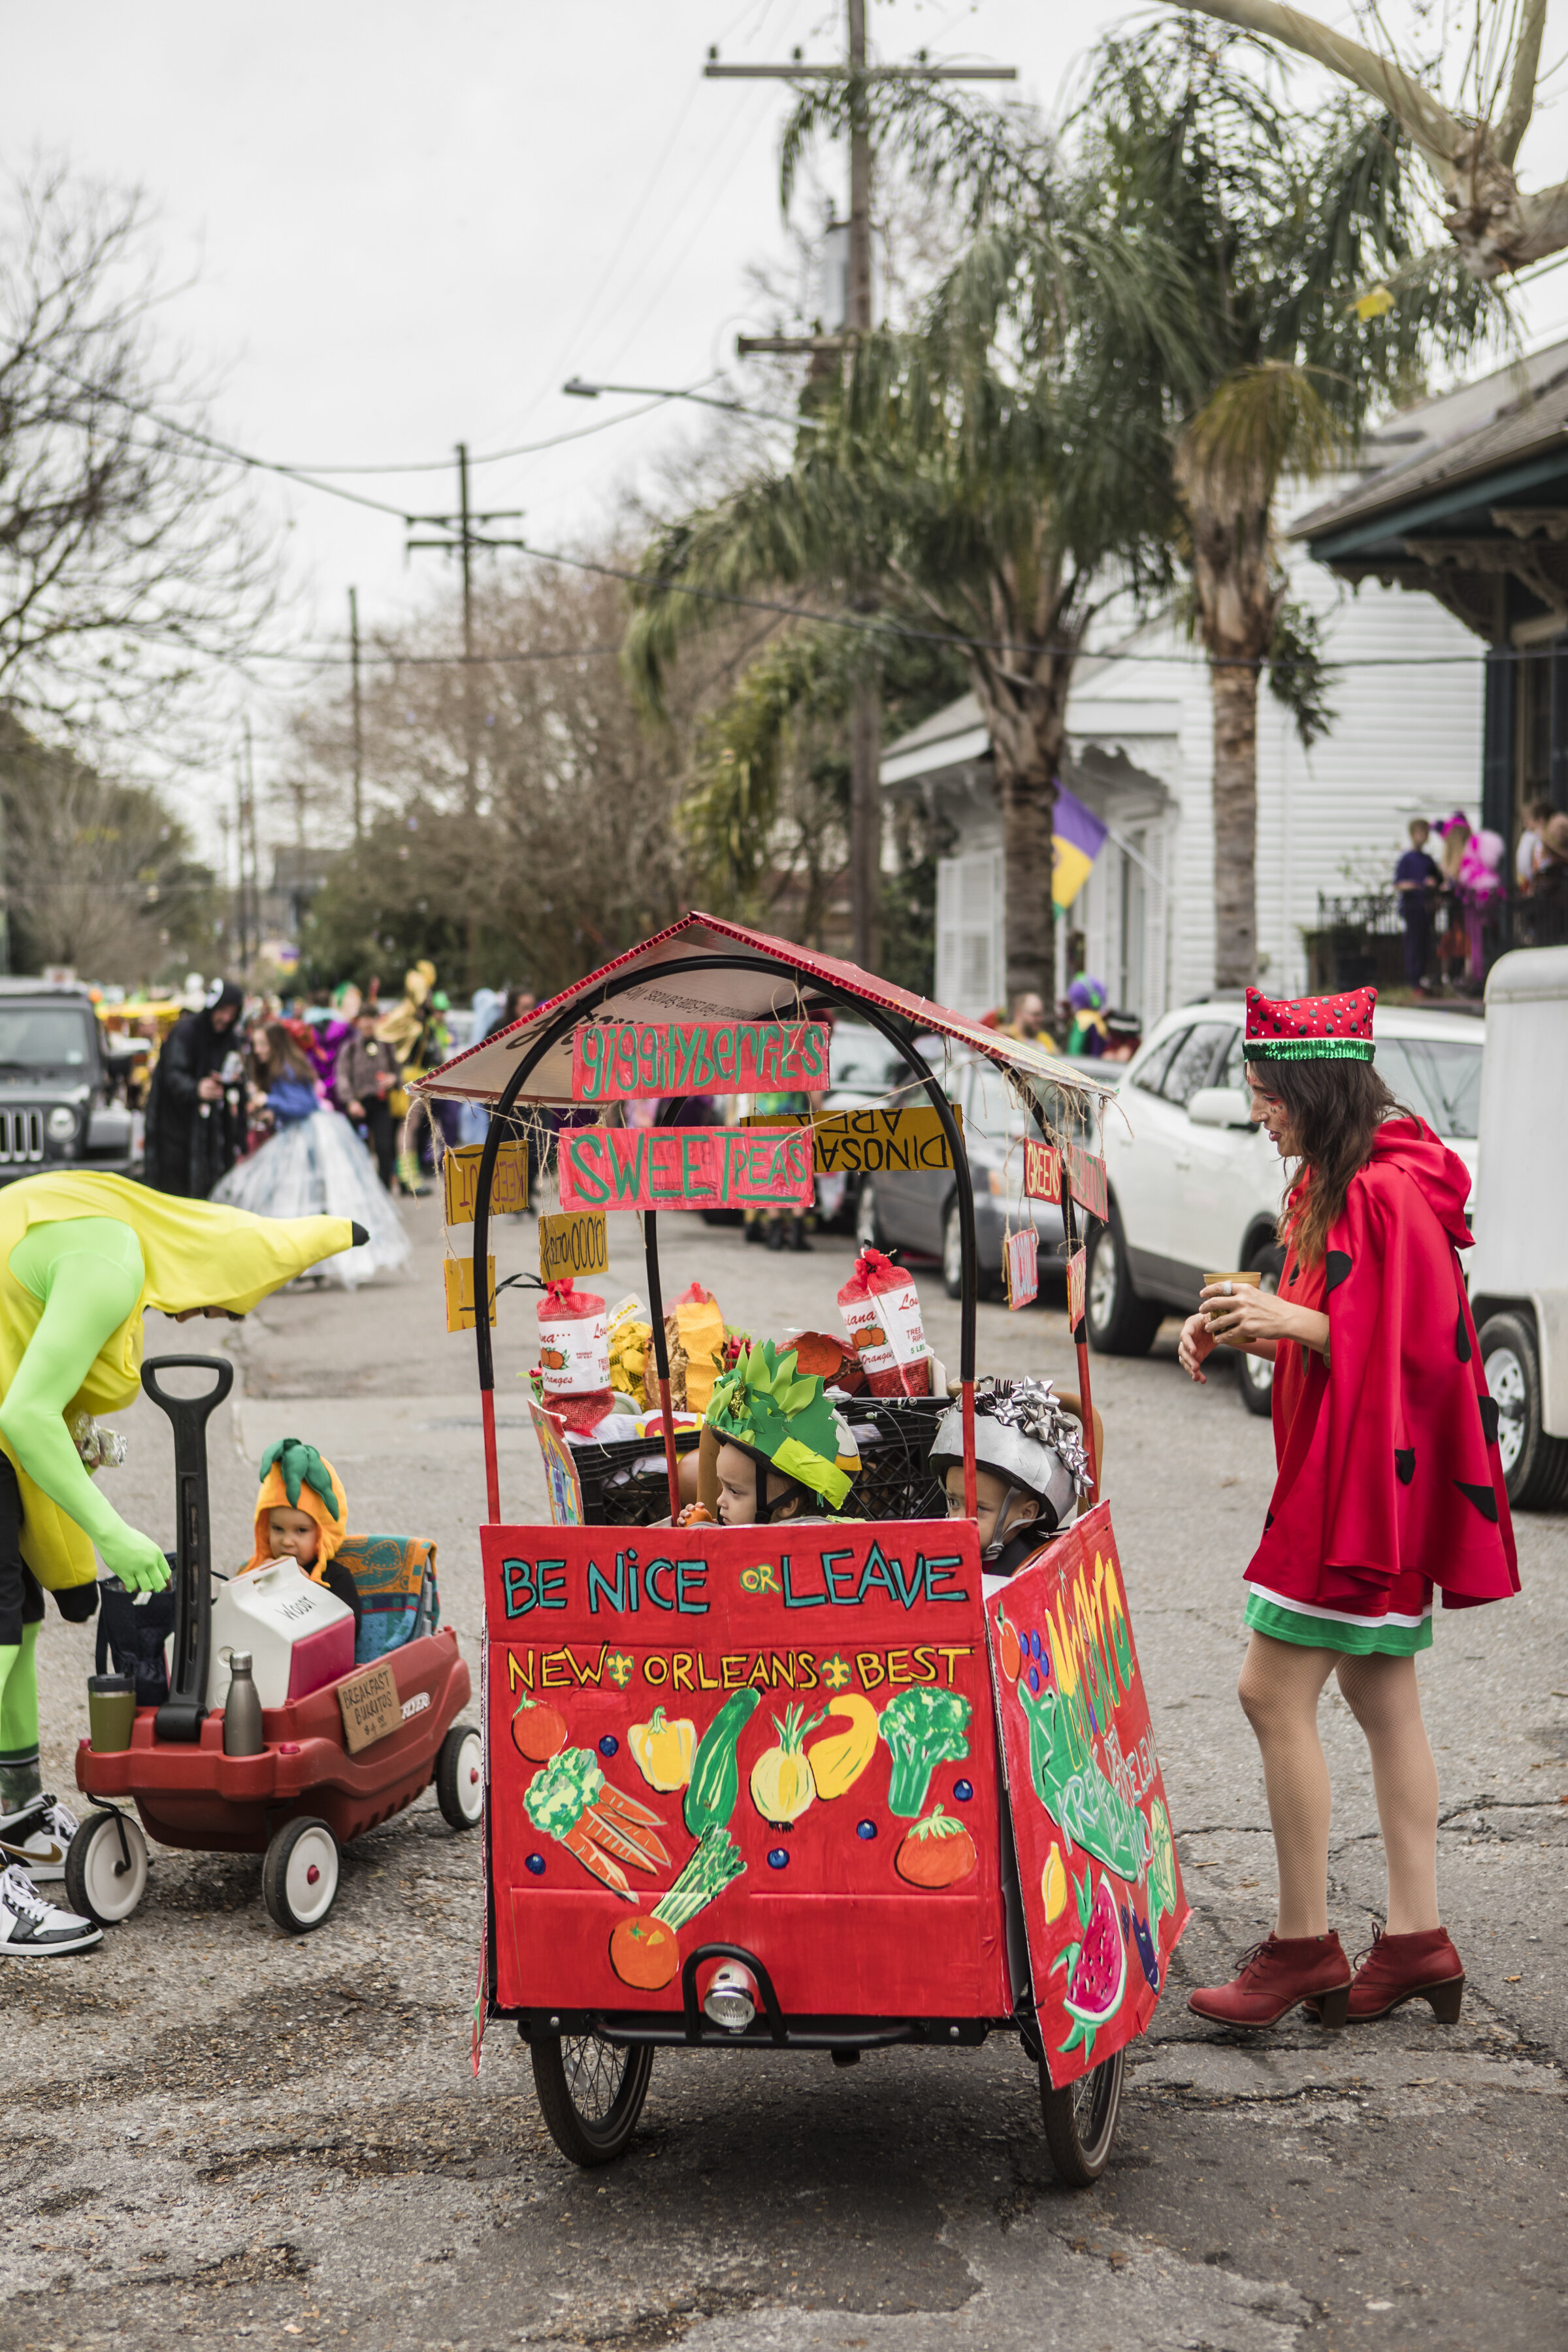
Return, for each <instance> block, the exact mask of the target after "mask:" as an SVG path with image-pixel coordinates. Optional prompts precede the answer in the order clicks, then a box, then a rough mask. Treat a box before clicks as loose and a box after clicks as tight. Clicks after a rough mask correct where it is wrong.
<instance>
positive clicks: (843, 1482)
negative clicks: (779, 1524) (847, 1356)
mask: <svg viewBox="0 0 1568 2352" xmlns="http://www.w3.org/2000/svg"><path fill="white" fill-rule="evenodd" d="M705 1418H706V1419H707V1421H708V1423H710V1426H711V1427H712V1428H713V1429H715V1430H716V1431H717V1432H718V1433H719V1435H720V1437H721V1438H729V1439H731V1440H732V1442H733V1443H734V1444H737V1445H744V1446H746V1447H749V1448H750V1450H751V1451H752V1453H753V1454H762V1455H763V1458H764V1459H765V1460H767V1461H769V1462H771V1463H772V1464H773V1466H774V1468H775V1469H777V1470H779V1471H781V1472H782V1473H783V1475H784V1476H785V1477H786V1478H794V1479H795V1480H796V1482H797V1483H798V1484H799V1485H801V1486H806V1487H809V1488H810V1489H811V1491H812V1493H813V1494H816V1495H820V1496H822V1498H823V1500H824V1501H825V1502H826V1504H827V1505H828V1506H829V1507H830V1508H831V1509H833V1510H837V1509H838V1507H839V1506H840V1505H841V1504H842V1502H843V1500H844V1497H845V1496H846V1495H847V1493H848V1492H849V1483H850V1482H849V1476H848V1474H847V1472H846V1471H844V1470H842V1469H840V1467H839V1460H840V1454H841V1445H840V1437H839V1428H838V1417H837V1414H836V1413H835V1412H834V1410H833V1404H832V1401H831V1399H830V1398H829V1397H828V1394H827V1391H826V1386H825V1384H824V1382H823V1379H822V1375H821V1374H820V1372H808V1373H806V1374H805V1376H804V1377H801V1378H797V1377H796V1374H795V1349H793V1348H788V1349H785V1350H784V1354H783V1355H782V1356H781V1355H780V1354H779V1352H778V1350H777V1349H776V1348H775V1347H774V1345H773V1341H772V1340H771V1339H764V1340H763V1341H762V1342H761V1344H760V1345H758V1344H756V1343H753V1344H752V1347H751V1348H749V1349H746V1350H745V1351H744V1352H743V1353H742V1355H741V1357H740V1358H739V1360H738V1361H737V1362H736V1365H735V1369H734V1370H733V1371H732V1372H726V1374H725V1375H724V1377H723V1379H722V1380H721V1381H716V1382H715V1384H714V1389H713V1394H712V1396H711V1398H710V1401H709V1405H708V1412H707V1414H706V1416H705Z"/></svg>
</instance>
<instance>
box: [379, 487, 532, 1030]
mask: <svg viewBox="0 0 1568 2352" xmlns="http://www.w3.org/2000/svg"><path fill="white" fill-rule="evenodd" d="M405 520H406V522H407V524H408V527H409V529H410V530H414V529H415V528H416V526H418V525H420V524H423V525H424V526H426V528H427V529H430V530H439V531H441V532H443V533H444V534H445V535H444V536H443V537H442V538H440V539H411V540H409V541H406V545H407V547H408V548H409V549H410V550H411V551H412V550H413V549H415V548H420V547H437V548H440V549H442V550H443V551H445V552H446V553H447V554H448V555H453V554H455V555H457V556H458V560H459V561H460V562H461V564H462V567H463V814H464V815H465V816H466V817H467V818H468V819H469V820H470V822H471V821H472V820H473V819H474V818H475V817H476V816H478V814H479V748H478V730H477V728H476V727H475V724H474V562H473V551H474V550H475V548H476V547H521V546H522V545H523V541H521V539H497V538H495V537H494V536H493V535H492V534H491V533H490V531H489V525H490V524H491V523H497V522H521V520H522V509H521V507H501V508H498V509H496V510H495V511H494V512H493V513H490V514H475V513H474V512H473V510H472V509H471V507H470V506H469V504H468V443H467V442H466V441H459V442H458V511H457V513H456V514H455V515H450V514H444V515H408V516H406V517H405ZM476 524H480V525H483V526H485V528H484V529H483V530H476V528H475V526H476ZM472 846H473V847H474V848H476V849H477V847H478V844H477V843H475V844H473V845H472ZM464 936H465V942H466V944H465V950H464V951H465V957H466V961H467V971H466V974H465V978H466V980H467V982H468V986H469V988H472V987H473V985H474V982H475V976H476V975H475V962H474V919H473V915H472V913H471V912H470V914H469V916H468V921H467V923H466V925H465V927H464Z"/></svg>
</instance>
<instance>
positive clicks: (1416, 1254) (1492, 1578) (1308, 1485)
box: [1247, 1118, 1519, 1614]
mask: <svg viewBox="0 0 1568 2352" xmlns="http://www.w3.org/2000/svg"><path fill="white" fill-rule="evenodd" d="M1469 1189H1470V1178H1469V1171H1468V1169H1467V1168H1466V1166H1465V1164H1464V1161H1463V1160H1460V1159H1459V1158H1458V1154H1457V1153H1455V1152H1452V1151H1450V1150H1447V1147H1446V1146H1445V1145H1444V1144H1442V1143H1440V1142H1439V1141H1438V1139H1437V1138H1436V1136H1435V1135H1434V1134H1433V1132H1432V1130H1431V1129H1430V1128H1429V1127H1426V1126H1424V1125H1423V1124H1422V1122H1421V1121H1420V1120H1419V1119H1416V1118H1398V1119H1390V1120H1389V1121H1388V1122H1387V1123H1386V1125H1384V1127H1383V1128H1381V1129H1379V1131H1378V1135H1377V1138H1376V1140H1375V1141H1374V1143H1373V1150H1372V1158H1371V1160H1369V1161H1368V1162H1367V1164H1366V1166H1365V1167H1364V1168H1363V1170H1362V1171H1360V1173H1359V1174H1358V1175H1356V1176H1354V1177H1352V1180H1351V1183H1350V1188H1349V1191H1348V1192H1347V1193H1346V1195H1345V1205H1344V1212H1343V1214H1342V1216H1341V1217H1340V1219H1339V1221H1338V1222H1337V1223H1336V1224H1335V1225H1334V1226H1333V1227H1332V1229H1331V1232H1330V1234H1329V1245H1328V1251H1327V1254H1326V1258H1325V1264H1324V1268H1323V1283H1324V1290H1325V1294H1326V1295H1325V1307H1326V1310H1327V1313H1328V1318H1329V1334H1330V1337H1329V1359H1330V1360H1329V1362H1328V1363H1327V1364H1325V1362H1324V1360H1323V1359H1322V1357H1321V1355H1316V1354H1310V1355H1309V1356H1308V1358H1307V1366H1306V1371H1305V1377H1304V1379H1303V1380H1302V1381H1300V1382H1297V1381H1291V1382H1290V1383H1289V1388H1290V1390H1291V1391H1293V1395H1294V1400H1295V1402H1294V1409H1293V1410H1291V1411H1290V1412H1289V1415H1288V1417H1287V1416H1286V1415H1285V1414H1283V1413H1281V1414H1277V1416H1276V1423H1275V1445H1276V1449H1277V1454H1278V1459H1279V1477H1278V1480H1277V1482H1276V1485H1275V1488H1274V1498H1273V1504H1272V1507H1271V1508H1270V1511H1269V1515H1268V1519H1267V1521H1266V1522H1265V1528H1264V1536H1263V1540H1262V1542H1261V1543H1260V1544H1259V1545H1258V1549H1257V1551H1256V1553H1255V1554H1254V1555H1253V1559H1252V1562H1251V1565H1250V1567H1249V1568H1248V1569H1247V1576H1248V1577H1249V1578H1250V1579H1252V1580H1255V1581H1256V1582H1258V1584H1261V1585H1265V1586H1267V1587H1268V1589H1269V1590H1270V1591H1275V1592H1279V1593H1281V1594H1285V1595H1288V1596H1289V1598H1290V1599H1292V1600H1295V1601H1300V1602H1302V1603H1303V1604H1307V1605H1310V1603H1312V1602H1313V1601H1316V1602H1317V1603H1318V1604H1319V1605H1320V1606H1321V1607H1323V1608H1325V1609H1338V1610H1344V1611H1349V1612H1358V1613H1367V1614H1376V1613H1379V1612H1380V1611H1381V1610H1382V1609H1383V1608H1384V1607H1386V1606H1387V1605H1388V1602H1387V1594H1388V1589H1389V1587H1390V1586H1391V1585H1392V1584H1393V1582H1394V1579H1395V1578H1397V1577H1399V1576H1401V1575H1404V1574H1407V1573H1409V1572H1410V1571H1415V1573H1416V1574H1418V1575H1421V1576H1426V1577H1429V1578H1430V1579H1431V1580H1432V1582H1433V1583H1434V1584H1435V1585H1436V1586H1438V1587H1439V1588H1440V1589H1441V1591H1442V1594H1443V1600H1444V1605H1445V1606H1446V1607H1447V1608H1450V1609H1452V1608H1458V1607H1464V1606H1467V1605H1469V1604H1471V1603H1474V1602H1477V1601H1501V1600H1505V1599H1506V1598H1507V1597H1508V1595H1509V1594H1510V1593H1511V1592H1517V1591H1518V1590H1519V1569H1518V1563H1517V1559H1516V1556H1515V1552H1514V1543H1513V1525H1512V1521H1511V1519H1510V1516H1509V1507H1508V1495H1507V1492H1506V1490H1505V1488H1504V1486H1503V1477H1502V1465H1501V1463H1500V1459H1499V1455H1498V1446H1497V1423H1498V1415H1497V1407H1496V1405H1495V1404H1494V1403H1493V1402H1492V1401H1491V1398H1490V1397H1489V1395H1488V1393H1487V1384H1486V1381H1485V1378H1484V1376H1483V1374H1482V1371H1481V1360H1480V1351H1479V1349H1478V1347H1477V1345H1476V1327H1475V1324H1474V1323H1473V1321H1472V1320H1471V1318H1470V1306H1469V1300H1468V1297H1466V1294H1465V1285H1464V1279H1463V1276H1462V1275H1461V1273H1460V1270H1459V1261H1458V1255H1457V1253H1458V1251H1459V1250H1461V1249H1468V1247H1469V1246H1470V1243H1471V1239H1472V1236H1471V1234H1470V1232H1469V1228H1468V1226H1467V1224H1466V1223H1465V1217H1464V1209H1465V1202H1466V1200H1467V1198H1468V1193H1469ZM1281 1344H1282V1345H1286V1344H1293V1343H1287V1342H1282V1343H1281ZM1281 1402H1283V1400H1281Z"/></svg>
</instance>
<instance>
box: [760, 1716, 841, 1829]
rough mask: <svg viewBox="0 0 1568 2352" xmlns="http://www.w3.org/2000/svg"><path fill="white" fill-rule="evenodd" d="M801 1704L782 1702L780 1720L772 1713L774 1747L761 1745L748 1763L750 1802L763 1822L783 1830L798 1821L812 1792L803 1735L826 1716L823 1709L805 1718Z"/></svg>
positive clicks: (822, 1721)
mask: <svg viewBox="0 0 1568 2352" xmlns="http://www.w3.org/2000/svg"><path fill="white" fill-rule="evenodd" d="M826 1719H827V1717H826V1709H824V1711H823V1713H822V1714H821V1715H814V1716H813V1717H812V1718H811V1720H810V1722H809V1723H808V1722H806V1720H805V1708H804V1707H803V1706H786V1707H785V1709H784V1719H783V1721H782V1722H781V1721H780V1719H779V1717H777V1716H776V1715H775V1716H774V1717H773V1729H774V1730H775V1731H776V1732H777V1733H778V1736H779V1744H778V1746H777V1747H776V1748H764V1749H763V1753H762V1755H760V1756H759V1757H758V1759H757V1760H756V1762H755V1763H754V1764H753V1765H752V1784H751V1785H752V1804H753V1805H755V1807H756V1809H757V1811H758V1812H759V1813H761V1815H762V1817H763V1821H764V1822H772V1823H773V1827H774V1828H775V1829H779V1830H787V1829H788V1828H789V1826H790V1824H791V1822H798V1821H799V1819H800V1817H801V1815H802V1813H804V1812H805V1809H806V1807H807V1805H809V1804H810V1802H811V1801H812V1799H813V1798H814V1797H815V1796H816V1781H815V1780H813V1779H812V1775H811V1766H810V1764H809V1763H808V1762H807V1760H806V1758H805V1754H804V1752H803V1749H804V1743H805V1735H806V1733H807V1732H808V1731H815V1730H816V1727H817V1725H818V1724H819V1723H825V1722H826Z"/></svg>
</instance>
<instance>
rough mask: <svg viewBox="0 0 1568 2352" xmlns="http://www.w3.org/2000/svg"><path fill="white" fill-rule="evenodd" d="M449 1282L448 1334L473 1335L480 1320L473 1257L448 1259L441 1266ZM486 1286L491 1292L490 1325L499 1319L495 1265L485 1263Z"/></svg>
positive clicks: (488, 1260) (488, 1258)
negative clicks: (476, 1313) (475, 1309)
mask: <svg viewBox="0 0 1568 2352" xmlns="http://www.w3.org/2000/svg"><path fill="white" fill-rule="evenodd" d="M441 1271H442V1273H443V1275H444V1276H445V1277H446V1282H447V1330H448V1331H471V1330H472V1329H473V1328H474V1327H475V1324H476V1322H477V1321H478V1319H479V1318H477V1316H476V1315H475V1313H474V1261H473V1259H472V1258H471V1257H448V1258H444V1259H443V1260H442V1262H441ZM485 1283H486V1286H487V1288H488V1289H489V1314H488V1315H487V1316H486V1318H485V1320H486V1322H487V1323H493V1322H494V1321H495V1319H496V1262H495V1260H494V1258H493V1257H487V1258H486V1260H485Z"/></svg>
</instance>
